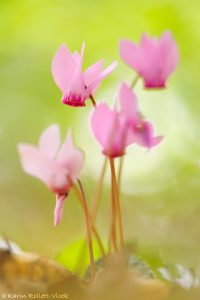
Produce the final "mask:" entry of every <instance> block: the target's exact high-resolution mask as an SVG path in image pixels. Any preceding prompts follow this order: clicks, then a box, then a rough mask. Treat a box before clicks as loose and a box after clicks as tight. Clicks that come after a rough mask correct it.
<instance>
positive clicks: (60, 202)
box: [54, 194, 66, 226]
mask: <svg viewBox="0 0 200 300" xmlns="http://www.w3.org/2000/svg"><path fill="white" fill-rule="evenodd" d="M65 200H66V195H65V194H64V195H60V194H57V195H56V206H55V210H54V225H55V226H57V225H59V224H60V222H61V220H62V217H63V208H64V203H65Z"/></svg>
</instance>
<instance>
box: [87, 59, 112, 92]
mask: <svg viewBox="0 0 200 300" xmlns="http://www.w3.org/2000/svg"><path fill="white" fill-rule="evenodd" d="M116 66H117V62H116V61H115V62H113V63H112V64H111V65H109V66H108V67H107V68H106V69H104V70H103V72H101V73H100V75H99V76H98V77H97V78H96V79H94V81H92V82H91V83H90V84H89V86H88V87H87V94H88V95H90V94H92V93H93V91H94V90H95V89H96V87H97V86H98V85H99V84H100V83H101V81H102V80H104V79H105V78H106V77H107V76H108V75H109V74H110V73H111V72H112V71H113V70H114V69H115V68H116Z"/></svg>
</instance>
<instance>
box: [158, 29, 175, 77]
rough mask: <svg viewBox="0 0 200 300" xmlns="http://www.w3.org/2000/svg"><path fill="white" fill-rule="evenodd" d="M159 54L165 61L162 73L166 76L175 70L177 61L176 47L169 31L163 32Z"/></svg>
mask: <svg viewBox="0 0 200 300" xmlns="http://www.w3.org/2000/svg"><path fill="white" fill-rule="evenodd" d="M160 55H161V57H162V59H163V61H164V62H165V64H164V66H165V67H164V70H163V73H164V76H165V77H167V76H168V75H169V74H170V73H172V72H173V71H174V70H175V68H176V66H177V64H178V61H179V51H178V47H177V45H176V42H175V40H174V38H173V36H172V34H171V32H170V31H166V32H164V33H163V35H162V37H161V39H160Z"/></svg>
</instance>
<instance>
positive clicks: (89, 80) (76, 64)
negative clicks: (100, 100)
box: [52, 44, 117, 106]
mask: <svg viewBox="0 0 200 300" xmlns="http://www.w3.org/2000/svg"><path fill="white" fill-rule="evenodd" d="M83 54H84V44H83V46H82V50H81V54H79V53H78V52H77V51H76V52H74V53H71V52H70V51H69V49H68V48H67V47H66V46H65V45H64V44H63V45H61V46H60V47H59V48H58V50H57V52H56V54H55V56H54V58H53V61H52V74H53V78H54V80H55V82H56V84H57V86H58V87H59V88H60V90H61V92H62V102H63V103H64V104H67V105H70V106H85V100H86V99H88V98H89V97H90V96H91V95H92V94H93V93H94V92H95V91H96V89H97V87H98V86H99V84H100V83H101V81H102V80H104V78H105V77H106V76H107V75H108V74H109V73H111V72H112V71H113V70H114V68H115V67H116V64H117V63H116V62H114V63H112V64H111V65H110V66H108V67H107V68H106V69H105V70H103V71H102V65H103V62H104V61H103V60H100V61H98V62H97V63H95V64H93V65H91V66H90V67H89V68H87V69H86V70H85V71H82V64H83Z"/></svg>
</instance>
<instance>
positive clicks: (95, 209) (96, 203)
mask: <svg viewBox="0 0 200 300" xmlns="http://www.w3.org/2000/svg"><path fill="white" fill-rule="evenodd" d="M107 162H108V159H107V157H106V158H105V159H104V162H103V166H102V170H101V173H100V177H99V181H98V184H97V186H96V189H95V194H94V197H93V199H92V220H93V221H95V219H96V217H97V212H98V207H99V202H100V199H101V192H102V185H103V179H104V176H105V173H106V167H107Z"/></svg>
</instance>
